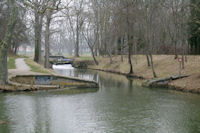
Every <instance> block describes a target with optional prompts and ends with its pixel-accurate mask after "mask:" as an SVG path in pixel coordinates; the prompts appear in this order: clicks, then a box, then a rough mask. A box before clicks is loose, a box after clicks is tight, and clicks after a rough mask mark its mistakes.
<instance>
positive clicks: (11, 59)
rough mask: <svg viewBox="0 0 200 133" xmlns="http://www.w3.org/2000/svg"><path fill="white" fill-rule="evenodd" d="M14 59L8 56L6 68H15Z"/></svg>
mask: <svg viewBox="0 0 200 133" xmlns="http://www.w3.org/2000/svg"><path fill="white" fill-rule="evenodd" d="M15 59H16V58H15V57H9V61H8V69H16V65H15Z"/></svg>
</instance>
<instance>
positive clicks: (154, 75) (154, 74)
mask: <svg viewBox="0 0 200 133" xmlns="http://www.w3.org/2000/svg"><path fill="white" fill-rule="evenodd" d="M149 55H150V59H151V67H152V72H153V77H154V78H157V75H156V72H155V69H154V64H153V56H152V53H151V52H150V53H149Z"/></svg>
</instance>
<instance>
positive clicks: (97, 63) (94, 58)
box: [90, 47, 99, 65]
mask: <svg viewBox="0 0 200 133" xmlns="http://www.w3.org/2000/svg"><path fill="white" fill-rule="evenodd" d="M90 50H91V53H92V58H93V60H94V62H95V64H96V65H99V62H98V61H97V59H96V57H95V53H94V50H93V48H92V47H90Z"/></svg>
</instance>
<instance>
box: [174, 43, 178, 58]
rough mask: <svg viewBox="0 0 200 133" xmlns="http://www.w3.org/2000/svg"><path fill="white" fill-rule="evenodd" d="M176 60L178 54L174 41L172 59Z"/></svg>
mask: <svg viewBox="0 0 200 133" xmlns="http://www.w3.org/2000/svg"><path fill="white" fill-rule="evenodd" d="M177 58H178V54H177V42H176V41H175V43H174V59H177Z"/></svg>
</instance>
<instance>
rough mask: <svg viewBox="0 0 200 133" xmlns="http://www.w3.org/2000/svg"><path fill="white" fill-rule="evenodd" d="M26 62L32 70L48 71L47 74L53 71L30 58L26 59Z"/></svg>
mask: <svg viewBox="0 0 200 133" xmlns="http://www.w3.org/2000/svg"><path fill="white" fill-rule="evenodd" d="M25 62H26V64H27V65H28V66H29V67H30V68H31V71H32V72H38V73H46V74H50V73H52V71H51V70H48V69H46V68H44V67H43V66H42V65H40V64H37V63H36V62H34V61H32V60H30V59H25Z"/></svg>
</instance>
